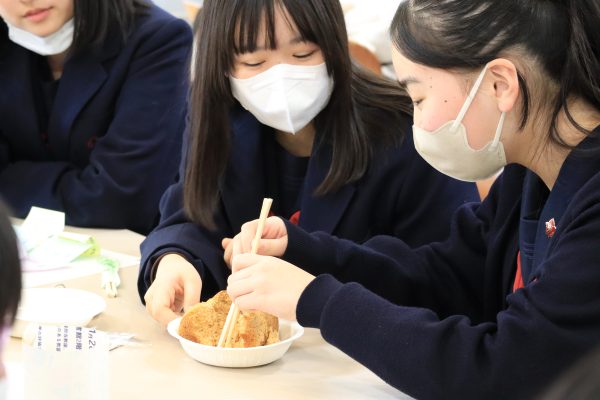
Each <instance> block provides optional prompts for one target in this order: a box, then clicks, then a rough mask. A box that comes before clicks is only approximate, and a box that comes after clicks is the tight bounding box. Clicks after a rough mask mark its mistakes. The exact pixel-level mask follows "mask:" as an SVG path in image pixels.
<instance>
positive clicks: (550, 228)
mask: <svg viewBox="0 0 600 400" xmlns="http://www.w3.org/2000/svg"><path fill="white" fill-rule="evenodd" d="M555 233H556V221H554V218H551V219H550V221H548V222H546V236H548V237H549V238H551V237H552V236H554V234H555Z"/></svg>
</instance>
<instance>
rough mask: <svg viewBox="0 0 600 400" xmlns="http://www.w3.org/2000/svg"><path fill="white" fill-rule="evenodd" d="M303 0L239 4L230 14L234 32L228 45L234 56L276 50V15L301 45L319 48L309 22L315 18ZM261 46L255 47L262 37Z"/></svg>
mask: <svg viewBox="0 0 600 400" xmlns="http://www.w3.org/2000/svg"><path fill="white" fill-rule="evenodd" d="M304 1H305V0H239V1H238V2H237V5H236V7H235V10H234V15H236V16H237V19H236V21H235V24H234V26H235V28H236V29H234V30H233V32H231V37H230V43H232V48H233V49H234V52H235V54H244V53H251V52H254V51H256V50H257V49H258V48H260V47H264V48H265V49H269V50H275V49H277V37H276V34H275V16H276V14H277V11H279V10H280V11H281V14H282V15H283V16H284V18H285V22H286V23H287V25H288V26H289V27H290V29H291V30H292V31H294V32H296V33H297V34H298V35H299V36H300V38H301V39H302V40H303V41H305V42H313V43H315V44H317V45H320V43H319V40H318V39H317V35H316V34H315V31H314V27H312V26H311V24H310V22H309V21H311V20H312V21H317V20H318V16H317V15H313V14H314V13H313V12H311V11H314V10H312V9H311V8H310V7H308V6H307V5H306V4H302V3H303V2H304ZM262 29H264V35H265V39H264V43H258V37H259V36H260V35H261V33H263V32H262V31H261V30H262Z"/></svg>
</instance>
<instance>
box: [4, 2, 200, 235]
mask: <svg viewBox="0 0 600 400" xmlns="http://www.w3.org/2000/svg"><path fill="white" fill-rule="evenodd" d="M119 35H120V34H119V32H116V31H115V32H113V33H112V34H111V35H109V38H108V39H107V40H106V42H105V43H104V44H103V45H102V46H101V48H99V49H96V50H94V51H86V52H84V53H82V54H79V55H76V56H75V57H73V58H72V59H70V60H68V61H67V63H66V64H65V68H64V72H63V75H62V77H61V79H60V84H59V87H58V92H57V95H56V97H55V100H54V105H53V109H52V112H51V114H50V120H49V125H48V131H47V132H41V130H42V129H41V128H40V126H39V124H38V116H37V111H36V101H35V97H34V84H33V80H32V76H34V75H36V74H38V70H39V67H38V65H39V62H40V59H39V57H40V56H38V55H36V54H34V53H32V52H30V51H28V50H26V49H24V48H23V47H21V46H18V45H16V44H14V43H12V42H11V41H9V39H8V36H7V28H6V26H5V25H4V24H3V23H2V22H1V21H0V88H1V89H0V196H1V197H3V198H4V200H5V201H6V202H7V203H8V204H9V205H10V207H11V208H12V210H13V211H14V213H15V215H16V216H18V217H24V216H25V215H26V214H27V212H28V211H29V209H30V208H31V206H40V207H45V208H50V209H55V210H61V211H65V213H66V222H67V223H68V224H70V225H77V226H93V227H106V228H128V229H132V230H135V231H138V232H141V233H148V232H149V231H150V230H151V229H152V228H153V227H154V226H155V225H156V223H157V222H158V203H159V201H160V197H161V195H162V194H163V193H164V191H165V190H166V188H167V187H168V186H169V185H170V184H171V183H173V182H174V181H175V179H176V175H177V168H178V165H179V160H180V158H179V157H180V149H181V138H182V136H183V132H184V130H185V115H186V106H187V105H186V103H187V102H186V99H187V91H188V86H189V85H188V77H189V69H188V58H189V52H190V49H191V43H192V34H191V29H190V27H189V26H188V25H187V23H185V22H184V21H182V20H178V19H176V18H174V17H173V16H171V15H170V14H168V13H166V12H165V11H163V10H161V9H160V8H158V7H156V6H154V5H152V6H150V8H149V9H148V10H147V12H146V14H145V15H142V16H139V17H138V18H137V21H136V22H135V27H134V29H133V32H132V34H131V36H130V37H129V38H128V40H127V42H126V43H125V44H123V43H122V42H123V41H122V40H121V38H120V36H119Z"/></svg>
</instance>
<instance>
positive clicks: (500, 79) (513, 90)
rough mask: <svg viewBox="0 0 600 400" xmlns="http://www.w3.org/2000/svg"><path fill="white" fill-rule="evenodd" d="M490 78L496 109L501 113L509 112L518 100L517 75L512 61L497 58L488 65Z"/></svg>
mask: <svg viewBox="0 0 600 400" xmlns="http://www.w3.org/2000/svg"><path fill="white" fill-rule="evenodd" d="M488 71H489V72H490V78H491V79H492V80H493V84H494V93H495V96H496V101H497V102H498V109H499V110H500V111H502V112H509V111H511V110H512V109H513V108H514V107H515V105H516V104H517V100H518V99H519V75H518V71H517V67H516V66H515V64H513V62H512V61H509V60H507V59H505V58H497V59H495V60H493V61H491V62H490V63H489V64H488Z"/></svg>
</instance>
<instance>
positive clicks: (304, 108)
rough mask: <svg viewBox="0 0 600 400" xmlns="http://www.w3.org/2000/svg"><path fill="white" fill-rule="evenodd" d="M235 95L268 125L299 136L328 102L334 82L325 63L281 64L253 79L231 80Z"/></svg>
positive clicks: (246, 107)
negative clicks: (310, 64) (306, 64)
mask: <svg viewBox="0 0 600 400" xmlns="http://www.w3.org/2000/svg"><path fill="white" fill-rule="evenodd" d="M229 80H230V82H231V90H232V92H233V96H234V97H235V98H236V99H237V100H238V101H239V102H240V103H241V105H242V106H243V107H244V108H245V109H246V110H248V111H250V112H251V113H252V114H253V115H254V116H255V117H256V119H258V120H259V121H260V122H262V123H263V124H265V125H268V126H270V127H272V128H275V129H277V130H280V131H282V132H288V133H296V132H298V131H299V130H300V129H302V128H304V127H305V126H306V125H308V124H309V123H310V122H311V121H312V120H313V119H314V118H315V117H316V116H317V114H319V113H320V112H321V111H322V110H323V109H324V108H325V106H326V105H327V103H328V102H329V98H330V97H331V92H332V91H333V79H332V78H331V77H330V76H329V74H328V73H327V66H326V65H325V64H324V63H323V64H320V65H314V66H304V65H288V64H278V65H276V66H274V67H271V68H270V69H268V70H267V71H265V72H262V73H260V74H258V75H256V76H253V77H252V78H248V79H237V78H234V77H230V78H229Z"/></svg>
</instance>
